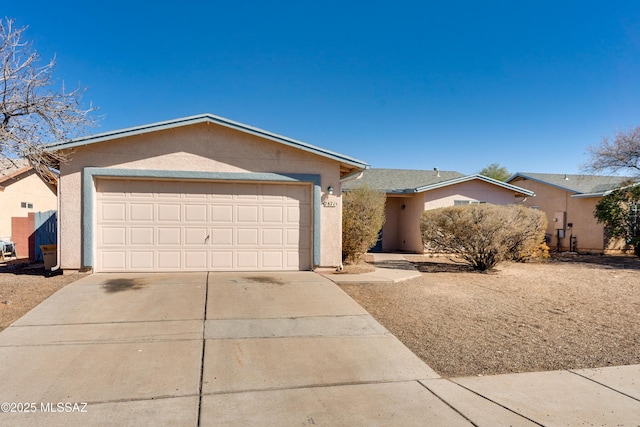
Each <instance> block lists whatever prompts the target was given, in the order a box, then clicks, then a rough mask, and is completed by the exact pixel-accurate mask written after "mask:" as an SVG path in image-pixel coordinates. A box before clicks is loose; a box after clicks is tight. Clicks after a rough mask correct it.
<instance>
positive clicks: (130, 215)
mask: <svg viewBox="0 0 640 427" xmlns="http://www.w3.org/2000/svg"><path fill="white" fill-rule="evenodd" d="M50 149H51V150H65V151H67V150H68V153H69V157H68V162H66V163H63V164H61V165H60V216H59V218H60V219H59V224H60V239H61V241H60V243H59V246H60V257H61V265H60V266H61V267H62V268H64V269H81V268H82V269H88V268H92V269H93V270H94V271H97V272H123V271H132V272H151V271H153V272H155V271H231V270H235V271H261V270H309V269H312V268H314V267H316V266H338V265H339V264H340V262H341V255H342V252H341V242H342V238H341V224H342V199H341V180H343V179H344V178H346V177H348V176H349V175H351V174H354V173H358V172H359V171H361V170H363V169H365V168H367V167H368V165H367V164H366V163H365V162H362V161H360V160H357V159H353V158H351V157H347V156H344V155H342V154H338V153H334V152H331V151H327V150H324V149H321V148H318V147H315V146H312V145H309V144H306V143H303V142H300V141H296V140H293V139H290V138H287V137H284V136H280V135H276V134H273V133H271V132H267V131H264V130H261V129H257V128H254V127H250V126H247V125H244V124H241V123H237V122H233V121H231V120H228V119H224V118H221V117H217V116H214V115H210V114H203V115H198V116H192V117H186V118H181V119H176V120H170V121H165V122H160V123H153V124H149V125H144V126H138V127H133V128H129V129H123V130H117V131H113V132H106V133H102V134H99V135H93V136H89V137H85V138H79V139H75V140H71V141H66V142H60V143H57V144H54V145H52V146H51V147H50Z"/></svg>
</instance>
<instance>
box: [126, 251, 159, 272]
mask: <svg viewBox="0 0 640 427" xmlns="http://www.w3.org/2000/svg"><path fill="white" fill-rule="evenodd" d="M154 255H155V254H154V252H153V251H130V252H129V267H130V269H132V270H153V267H154V262H153V261H154Z"/></svg>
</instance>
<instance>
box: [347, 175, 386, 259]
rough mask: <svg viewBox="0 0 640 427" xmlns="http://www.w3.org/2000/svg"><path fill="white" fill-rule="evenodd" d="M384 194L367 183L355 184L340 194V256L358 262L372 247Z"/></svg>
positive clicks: (382, 217)
mask: <svg viewBox="0 0 640 427" xmlns="http://www.w3.org/2000/svg"><path fill="white" fill-rule="evenodd" d="M385 201H386V195H385V193H384V192H382V191H378V190H374V189H372V188H370V187H367V186H362V187H357V188H354V189H353V190H349V191H348V192H345V193H344V194H343V196H342V257H343V259H344V260H346V261H347V262H348V263H353V264H355V263H357V262H358V261H360V260H361V259H362V257H363V255H364V254H365V253H366V252H367V251H368V250H369V249H371V248H372V247H373V246H375V244H376V242H377V241H378V233H379V232H380V229H381V228H382V225H383V224H384V205H385Z"/></svg>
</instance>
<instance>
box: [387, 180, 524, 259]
mask: <svg viewBox="0 0 640 427" xmlns="http://www.w3.org/2000/svg"><path fill="white" fill-rule="evenodd" d="M455 200H472V201H482V202H487V203H492V204H496V205H508V204H513V203H516V198H515V196H514V192H513V191H511V190H508V189H506V188H502V187H498V186H496V185H493V184H489V183H486V182H484V181H478V180H472V181H467V182H463V183H460V184H455V185H450V186H447V187H442V188H438V189H435V190H430V191H426V192H424V193H417V194H413V195H408V196H403V197H398V196H394V195H388V196H387V206H386V210H385V212H386V217H387V222H386V223H385V225H384V227H383V230H382V249H383V250H385V251H394V250H400V251H407V252H423V251H424V247H423V245H422V236H421V234H420V215H422V212H424V211H425V210H430V209H437V208H441V207H447V206H453V204H454V201H455ZM518 200H521V199H518ZM403 205H404V209H403V208H402V206H403Z"/></svg>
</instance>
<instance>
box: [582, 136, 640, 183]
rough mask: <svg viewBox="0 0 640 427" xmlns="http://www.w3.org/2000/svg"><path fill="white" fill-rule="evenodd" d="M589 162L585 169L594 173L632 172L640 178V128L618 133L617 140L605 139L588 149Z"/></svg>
mask: <svg viewBox="0 0 640 427" xmlns="http://www.w3.org/2000/svg"><path fill="white" fill-rule="evenodd" d="M588 152H589V154H590V156H591V157H590V159H589V162H588V163H587V164H586V165H585V166H584V169H586V170H587V171H592V172H606V171H609V172H619V171H627V172H628V171H630V172H631V173H632V174H633V175H638V176H640V126H639V127H637V128H635V129H631V130H629V131H627V132H617V133H616V135H615V138H614V139H613V140H610V139H609V138H603V139H602V141H601V142H600V143H599V144H597V145H594V146H591V147H589V148H588Z"/></svg>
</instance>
